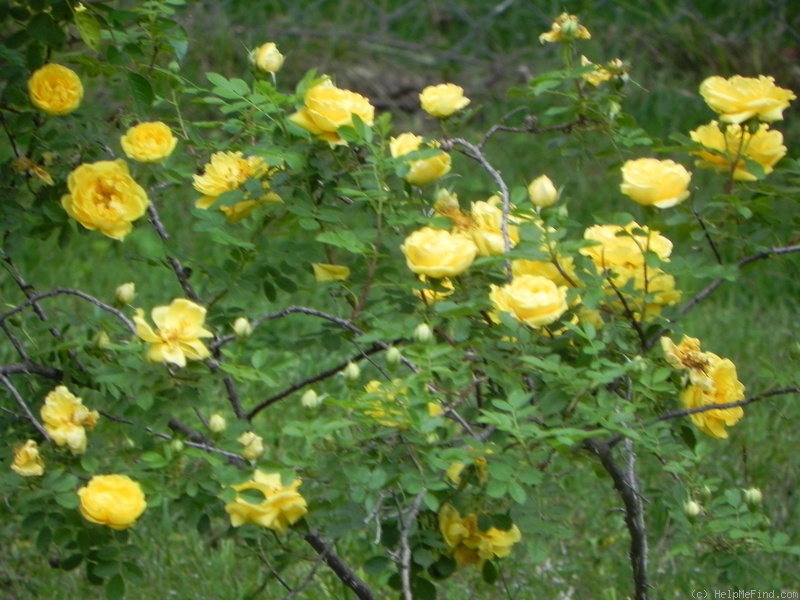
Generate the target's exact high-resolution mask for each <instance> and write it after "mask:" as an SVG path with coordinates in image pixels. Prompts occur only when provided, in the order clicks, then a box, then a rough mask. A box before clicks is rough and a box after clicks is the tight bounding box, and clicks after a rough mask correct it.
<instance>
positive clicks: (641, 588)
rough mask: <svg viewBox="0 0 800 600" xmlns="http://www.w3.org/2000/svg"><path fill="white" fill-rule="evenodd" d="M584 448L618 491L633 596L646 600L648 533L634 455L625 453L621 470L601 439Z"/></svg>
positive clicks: (587, 444)
mask: <svg viewBox="0 0 800 600" xmlns="http://www.w3.org/2000/svg"><path fill="white" fill-rule="evenodd" d="M584 444H585V446H586V448H587V449H588V450H589V451H590V452H592V453H593V454H594V455H596V456H597V457H598V458H599V459H600V463H601V464H602V465H603V468H604V469H605V470H606V472H608V474H609V475H610V476H611V479H612V481H613V482H614V487H615V488H616V490H617V493H618V494H619V495H620V497H621V498H622V502H623V504H624V505H625V524H626V525H627V527H628V532H629V533H630V536H631V546H630V552H629V556H630V561H631V567H632V569H633V584H634V590H635V592H634V598H636V600H647V598H648V589H649V588H650V584H649V583H648V581H647V551H648V550H647V533H646V531H645V522H644V507H643V505H642V499H641V496H640V495H639V484H638V480H637V478H636V473H635V471H634V469H633V466H634V462H635V458H632V456H633V455H632V448H631V454H629V456H628V465H627V470H623V469H622V468H621V467H620V466H619V464H618V463H617V461H616V460H614V457H613V456H612V447H611V446H610V445H609V444H607V443H604V442H599V441H597V440H594V439H588V440H586V441H585V442H584Z"/></svg>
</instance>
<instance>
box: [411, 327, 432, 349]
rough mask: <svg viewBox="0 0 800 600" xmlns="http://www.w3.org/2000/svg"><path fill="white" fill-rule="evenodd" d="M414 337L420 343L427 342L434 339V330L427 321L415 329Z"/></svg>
mask: <svg viewBox="0 0 800 600" xmlns="http://www.w3.org/2000/svg"><path fill="white" fill-rule="evenodd" d="M414 339H415V340H417V342H419V343H420V344H427V343H428V342H430V341H431V340H432V339H433V330H432V329H431V326H430V325H428V324H427V323H420V324H419V325H417V328H416V329H415V330H414Z"/></svg>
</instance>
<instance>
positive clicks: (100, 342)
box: [92, 331, 111, 350]
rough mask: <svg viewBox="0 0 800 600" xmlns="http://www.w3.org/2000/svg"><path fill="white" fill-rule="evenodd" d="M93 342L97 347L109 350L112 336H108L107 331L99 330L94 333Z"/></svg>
mask: <svg viewBox="0 0 800 600" xmlns="http://www.w3.org/2000/svg"><path fill="white" fill-rule="evenodd" d="M92 343H93V344H94V345H95V347H96V348H100V349H101V350H108V348H109V347H110V346H111V338H110V337H108V334H107V333H106V332H105V331H98V332H97V333H95V334H94V337H92Z"/></svg>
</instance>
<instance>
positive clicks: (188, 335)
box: [133, 298, 214, 367]
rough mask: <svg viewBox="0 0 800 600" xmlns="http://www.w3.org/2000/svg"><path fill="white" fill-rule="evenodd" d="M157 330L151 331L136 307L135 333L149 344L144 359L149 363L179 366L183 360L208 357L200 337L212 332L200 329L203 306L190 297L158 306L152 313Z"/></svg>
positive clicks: (202, 320) (208, 335)
mask: <svg viewBox="0 0 800 600" xmlns="http://www.w3.org/2000/svg"><path fill="white" fill-rule="evenodd" d="M152 317H153V322H154V323H155V324H156V327H158V330H156V331H153V329H152V328H151V327H150V325H148V324H147V322H146V321H145V320H144V311H143V310H142V309H141V308H140V309H137V310H136V314H135V315H134V317H133V321H134V323H136V334H137V335H138V336H139V337H140V338H141V339H143V340H144V341H145V342H148V343H149V344H150V349H149V350H148V352H147V358H148V359H149V360H151V361H152V362H168V363H172V364H174V365H178V366H179V367H185V366H186V360H187V359H188V360H202V359H204V358H208V357H209V356H211V353H210V352H209V351H208V348H206V347H205V345H204V344H203V342H201V341H200V338H204V337H213V336H214V334H213V333H211V332H210V331H208V330H207V329H204V328H203V325H204V323H205V319H206V309H205V308H203V307H202V306H199V305H198V304H195V303H194V302H192V301H191V300H186V299H185V298H176V299H175V300H173V301H172V302H171V303H170V305H169V306H157V307H155V308H154V309H153V312H152Z"/></svg>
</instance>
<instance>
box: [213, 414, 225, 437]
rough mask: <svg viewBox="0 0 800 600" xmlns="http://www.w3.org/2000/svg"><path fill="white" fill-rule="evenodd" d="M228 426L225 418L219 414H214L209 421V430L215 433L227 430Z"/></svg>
mask: <svg viewBox="0 0 800 600" xmlns="http://www.w3.org/2000/svg"><path fill="white" fill-rule="evenodd" d="M227 426H228V423H227V422H226V421H225V417H223V416H222V415H221V414H219V413H214V414H213V415H211V417H210V418H209V419H208V428H209V429H210V430H211V431H212V432H213V433H221V432H223V431H225V428H226V427H227Z"/></svg>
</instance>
